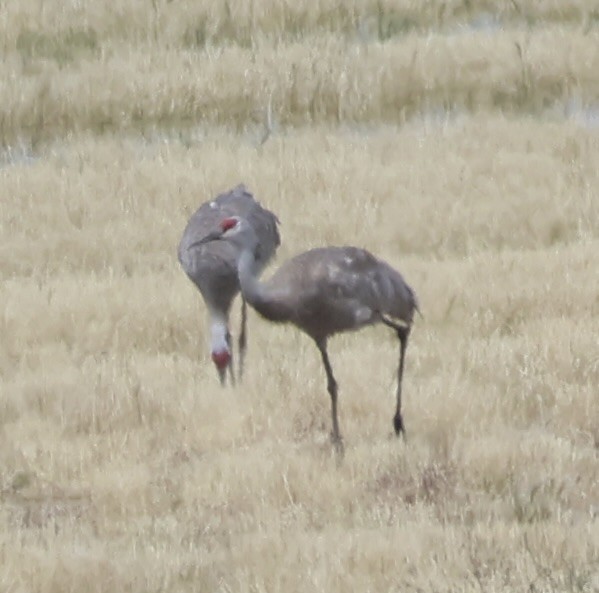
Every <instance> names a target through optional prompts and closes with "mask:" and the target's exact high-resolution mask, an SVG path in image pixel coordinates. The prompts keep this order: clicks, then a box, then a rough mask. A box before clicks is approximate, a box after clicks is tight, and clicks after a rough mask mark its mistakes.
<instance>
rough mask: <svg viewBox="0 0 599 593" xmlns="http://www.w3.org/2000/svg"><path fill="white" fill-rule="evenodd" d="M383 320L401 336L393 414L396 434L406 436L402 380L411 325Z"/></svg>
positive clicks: (384, 318) (383, 318)
mask: <svg viewBox="0 0 599 593" xmlns="http://www.w3.org/2000/svg"><path fill="white" fill-rule="evenodd" d="M382 321H383V323H384V324H385V325H388V326H389V327H391V328H393V329H394V330H395V331H396V332H397V337H398V338H399V368H398V369H397V404H396V407H395V416H393V428H394V429H395V434H396V435H397V436H399V435H400V434H403V435H404V438H405V436H406V429H405V427H404V424H403V418H402V416H401V382H402V379H403V369H404V360H405V356H406V348H407V347H408V337H409V336H410V329H411V328H410V326H409V325H408V326H403V325H399V324H398V323H395V322H394V321H392V320H390V319H388V318H386V317H382Z"/></svg>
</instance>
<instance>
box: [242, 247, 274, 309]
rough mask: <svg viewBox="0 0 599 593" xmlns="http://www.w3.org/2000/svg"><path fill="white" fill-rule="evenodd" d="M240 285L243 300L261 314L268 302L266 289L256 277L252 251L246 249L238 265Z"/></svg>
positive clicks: (254, 259)
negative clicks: (262, 308) (263, 306)
mask: <svg viewBox="0 0 599 593" xmlns="http://www.w3.org/2000/svg"><path fill="white" fill-rule="evenodd" d="M237 273H238V275H239V285H240V286H241V294H242V295H243V298H244V299H245V300H246V301H247V302H248V303H249V304H250V305H251V306H252V307H254V308H255V309H257V310H258V311H259V312H261V306H262V305H263V304H264V303H265V302H266V301H267V295H266V294H265V288H264V286H263V284H262V283H261V282H260V281H259V280H258V277H257V275H256V258H255V256H254V253H253V252H252V250H251V249H244V250H243V251H242V252H241V255H240V256H239V261H238V263H237Z"/></svg>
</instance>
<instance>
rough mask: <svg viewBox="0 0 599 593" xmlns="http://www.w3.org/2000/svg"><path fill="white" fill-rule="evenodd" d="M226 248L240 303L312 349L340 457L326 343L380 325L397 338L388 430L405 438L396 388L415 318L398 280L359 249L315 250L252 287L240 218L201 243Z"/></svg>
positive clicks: (414, 305) (254, 242)
mask: <svg viewBox="0 0 599 593" xmlns="http://www.w3.org/2000/svg"><path fill="white" fill-rule="evenodd" d="M222 240H225V241H227V242H230V243H234V244H235V245H237V246H238V247H239V249H240V250H241V255H240V257H239V260H238V273H239V281H240V285H241V293H242V295H243V297H244V299H245V300H246V301H247V302H248V303H249V304H250V305H251V306H252V307H253V308H254V309H256V311H258V313H260V315H262V316H263V317H264V318H266V319H268V320H270V321H274V322H289V323H292V324H294V325H295V326H297V327H298V328H299V329H301V330H302V331H304V332H305V333H307V334H308V335H309V336H310V337H311V338H312V339H313V340H314V341H315V343H316V346H317V347H318V350H319V351H320V355H321V357H322V362H323V364H324V368H325V371H326V375H327V389H328V392H329V394H330V396H331V415H332V423H333V432H332V439H333V443H334V444H335V445H336V448H337V450H338V451H339V452H341V453H342V452H343V444H342V439H341V434H340V432H339V422H338V419H337V382H336V381H335V377H334V376H333V369H332V367H331V363H330V362H329V356H328V353H327V339H328V338H329V337H330V336H332V335H334V334H336V333H338V332H343V331H348V330H356V329H359V328H361V327H364V326H366V325H372V324H375V323H379V322H381V323H384V324H385V325H388V326H389V327H391V328H392V329H394V330H395V332H396V333H397V337H398V338H399V344H400V350H399V366H398V371H397V400H396V408H395V415H394V416H393V427H394V429H395V433H396V434H397V435H399V434H401V433H402V432H405V430H404V424H403V419H402V416H401V383H402V377H403V370H404V359H405V351H406V347H407V345H408V337H409V335H410V329H411V326H412V322H413V319H414V313H415V311H417V310H418V301H417V299H416V295H415V293H414V291H413V290H412V289H411V288H410V286H408V284H407V283H406V282H405V281H404V279H403V277H402V276H401V274H400V273H399V272H397V271H396V270H395V269H393V268H392V267H391V266H390V265H389V264H387V263H386V262H384V261H382V260H380V259H377V258H376V257H374V256H373V255H372V254H371V253H369V252H368V251H366V250H364V249H360V248H358V247H321V248H316V249H312V250H310V251H306V252H305V253H302V254H300V255H297V256H295V257H294V258H292V259H291V260H289V261H287V262H286V263H284V264H283V265H282V266H281V267H280V268H279V269H278V270H277V271H276V272H275V274H274V275H273V276H272V277H271V278H270V279H269V280H267V281H266V282H260V281H259V280H258V277H257V274H258V271H259V269H258V267H257V266H256V258H255V255H254V254H255V252H256V248H257V246H258V244H259V242H258V237H257V236H256V234H255V233H254V231H253V230H252V227H251V225H249V224H248V222H247V221H245V220H244V219H243V218H240V217H238V216H233V217H230V218H226V219H225V220H223V221H221V222H220V224H219V226H218V228H216V229H215V230H214V231H213V232H212V233H210V234H208V235H206V236H204V237H203V238H202V239H201V240H200V243H202V244H203V243H210V242H213V243H219V242H220V241H222Z"/></svg>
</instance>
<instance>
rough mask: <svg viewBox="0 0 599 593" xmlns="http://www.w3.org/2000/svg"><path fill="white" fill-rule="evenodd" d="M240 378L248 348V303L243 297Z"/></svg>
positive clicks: (240, 333) (240, 335)
mask: <svg viewBox="0 0 599 593" xmlns="http://www.w3.org/2000/svg"><path fill="white" fill-rule="evenodd" d="M238 345H239V380H240V381H241V378H242V377H243V363H244V361H245V350H246V348H247V303H246V302H245V299H244V298H243V297H242V298H241V331H240V332H239V344H238Z"/></svg>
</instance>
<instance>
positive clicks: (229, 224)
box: [220, 218, 237, 233]
mask: <svg viewBox="0 0 599 593" xmlns="http://www.w3.org/2000/svg"><path fill="white" fill-rule="evenodd" d="M236 226H237V219H236V218H225V219H224V220H223V221H222V222H221V223H220V228H221V229H222V231H223V233H224V232H226V231H228V230H230V229H233V228H235V227H236Z"/></svg>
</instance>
